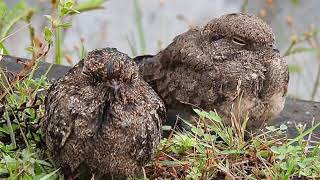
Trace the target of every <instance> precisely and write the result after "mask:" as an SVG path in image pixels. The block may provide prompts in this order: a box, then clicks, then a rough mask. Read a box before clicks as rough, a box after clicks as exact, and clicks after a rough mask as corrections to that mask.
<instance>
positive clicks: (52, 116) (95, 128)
mask: <svg viewBox="0 0 320 180" xmlns="http://www.w3.org/2000/svg"><path fill="white" fill-rule="evenodd" d="M288 80H289V74H288V67H287V64H286V63H285V61H284V60H283V59H281V58H280V54H279V51H278V50H277V49H276V48H275V37H274V34H273V33H272V30H271V28H270V27H269V26H268V25H267V24H266V23H265V22H263V21H262V20H261V19H259V18H258V17H256V16H254V15H249V14H242V13H234V14H227V15H224V16H221V17H220V18H217V19H213V20H212V21H210V22H209V23H208V24H207V25H205V26H204V27H197V28H193V29H190V30H189V31H187V32H185V33H183V34H181V35H179V36H177V37H176V38H175V39H174V40H173V42H172V43H171V44H170V45H169V46H168V47H167V48H165V49H164V50H162V51H161V52H159V53H158V54H157V55H155V56H142V57H137V58H135V59H131V58H130V57H128V56H127V55H126V54H124V53H121V52H119V51H117V50H116V49H112V48H105V49H100V50H95V51H92V52H90V53H89V54H88V56H87V57H86V58H85V59H84V60H82V61H80V62H79V63H78V64H77V65H76V66H75V67H73V68H72V69H71V70H70V71H69V72H68V73H67V74H66V75H65V76H64V77H63V78H61V79H59V80H58V81H57V82H55V83H54V84H53V85H52V86H51V87H50V89H49V91H48V95H47V99H46V116H45V119H44V122H43V128H42V131H43V134H44V136H45V142H46V145H47V148H48V150H49V153H50V155H51V157H52V159H53V160H54V162H55V163H56V164H57V165H58V166H59V167H61V169H62V170H63V171H64V172H65V173H67V174H70V173H72V172H75V171H76V170H77V169H78V168H79V167H81V166H85V167H86V168H87V169H89V170H90V171H91V172H96V173H100V174H108V175H111V176H112V177H114V178H120V179H121V178H123V177H126V176H129V175H133V174H135V173H137V172H138V171H140V169H141V167H142V166H143V165H145V164H146V163H147V162H148V161H149V160H150V159H151V158H152V155H153V153H154V150H155V149H156V146H157V145H158V143H159V141H160V137H161V127H162V124H163V123H164V121H165V120H166V115H168V117H170V116H175V115H177V113H182V114H186V116H189V115H191V114H192V105H194V106H196V107H200V108H202V109H204V110H216V111H217V112H218V114H219V115H221V116H222V117H223V119H224V121H227V122H228V121H229V119H231V114H233V115H236V116H238V117H243V116H245V115H248V117H249V122H248V126H249V127H259V126H261V124H262V123H263V122H265V121H267V120H270V119H272V118H273V117H275V116H276V115H278V114H279V113H280V111H281V110H282V108H283V106H284V101H285V95H286V92H287V87H288ZM236 104H240V108H235V107H233V106H234V105H236Z"/></svg>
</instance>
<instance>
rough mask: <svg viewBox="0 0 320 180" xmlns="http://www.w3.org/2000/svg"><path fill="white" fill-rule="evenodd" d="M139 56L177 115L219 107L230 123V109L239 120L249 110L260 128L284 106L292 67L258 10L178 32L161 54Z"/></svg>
mask: <svg viewBox="0 0 320 180" xmlns="http://www.w3.org/2000/svg"><path fill="white" fill-rule="evenodd" d="M239 39H240V42H239ZM237 41H238V42H237ZM135 60H136V62H137V63H138V64H139V67H140V71H141V74H142V75H143V77H144V79H145V80H146V81H147V82H148V83H149V84H150V85H151V86H152V87H153V88H154V89H155V90H156V92H157V93H158V94H159V95H160V96H161V97H162V98H163V100H164V101H165V103H166V105H167V107H168V112H169V111H170V110H172V111H173V112H174V113H176V114H175V115H177V112H178V113H179V112H186V111H192V110H191V108H190V107H191V105H193V107H200V108H202V109H204V110H208V111H209V110H216V111H217V112H218V114H220V115H221V116H222V117H223V119H224V120H225V121H226V122H230V118H231V114H234V115H235V117H239V118H238V119H240V120H243V119H244V116H246V115H247V114H249V122H248V127H249V128H251V127H253V128H256V127H260V126H261V125H262V124H263V123H264V122H266V121H268V120H270V119H272V118H274V117H275V116H277V115H278V114H279V113H280V111H281V110H282V109H283V105H284V101H285V95H286V92H287V87H288V81H289V73H288V66H287V64H286V62H285V61H284V60H283V59H282V58H280V54H279V51H278V50H277V49H275V37H274V34H273V32H272V30H271V28H270V27H269V25H267V24H266V23H265V22H263V21H262V20H261V19H260V18H258V17H256V16H254V15H250V14H242V13H234V14H227V15H224V16H221V17H220V18H216V19H213V20H212V21H210V22H209V23H208V24H206V25H205V26H203V27H196V28H193V29H190V30H189V31H187V32H185V33H183V34H181V35H179V36H177V37H176V38H174V40H173V42H172V43H171V44H170V45H169V46H168V47H167V48H165V49H164V50H162V51H161V52H159V53H158V54H157V55H155V56H153V57H148V58H136V59H135ZM240 97H241V98H240ZM236 106H237V107H236ZM186 109H187V110H186ZM189 114H192V112H189ZM180 115H181V114H180ZM168 116H172V115H170V114H169V115H168ZM185 118H188V117H185Z"/></svg>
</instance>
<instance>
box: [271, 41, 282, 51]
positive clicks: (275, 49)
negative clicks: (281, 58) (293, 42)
mask: <svg viewBox="0 0 320 180" xmlns="http://www.w3.org/2000/svg"><path fill="white" fill-rule="evenodd" d="M270 47H271V48H272V50H273V51H274V52H276V53H280V51H279V49H278V48H277V46H276V45H275V44H274V43H272V44H270Z"/></svg>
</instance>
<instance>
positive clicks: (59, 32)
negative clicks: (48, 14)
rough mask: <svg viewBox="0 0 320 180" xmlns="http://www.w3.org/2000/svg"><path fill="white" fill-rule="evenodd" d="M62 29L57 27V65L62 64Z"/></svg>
mask: <svg viewBox="0 0 320 180" xmlns="http://www.w3.org/2000/svg"><path fill="white" fill-rule="evenodd" d="M61 34H62V31H61V27H56V35H57V36H56V64H61V63H62V48H61Z"/></svg>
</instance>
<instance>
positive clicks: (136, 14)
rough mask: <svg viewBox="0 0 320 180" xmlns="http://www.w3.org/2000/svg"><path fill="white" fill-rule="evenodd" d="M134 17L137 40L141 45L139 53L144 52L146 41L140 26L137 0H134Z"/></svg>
mask: <svg viewBox="0 0 320 180" xmlns="http://www.w3.org/2000/svg"><path fill="white" fill-rule="evenodd" d="M133 2H134V3H133V4H134V17H135V21H136V26H137V30H138V34H139V42H140V47H141V53H142V54H146V53H147V52H146V51H147V48H146V42H145V39H144V31H143V26H142V17H141V9H140V4H139V0H134V1H133Z"/></svg>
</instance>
